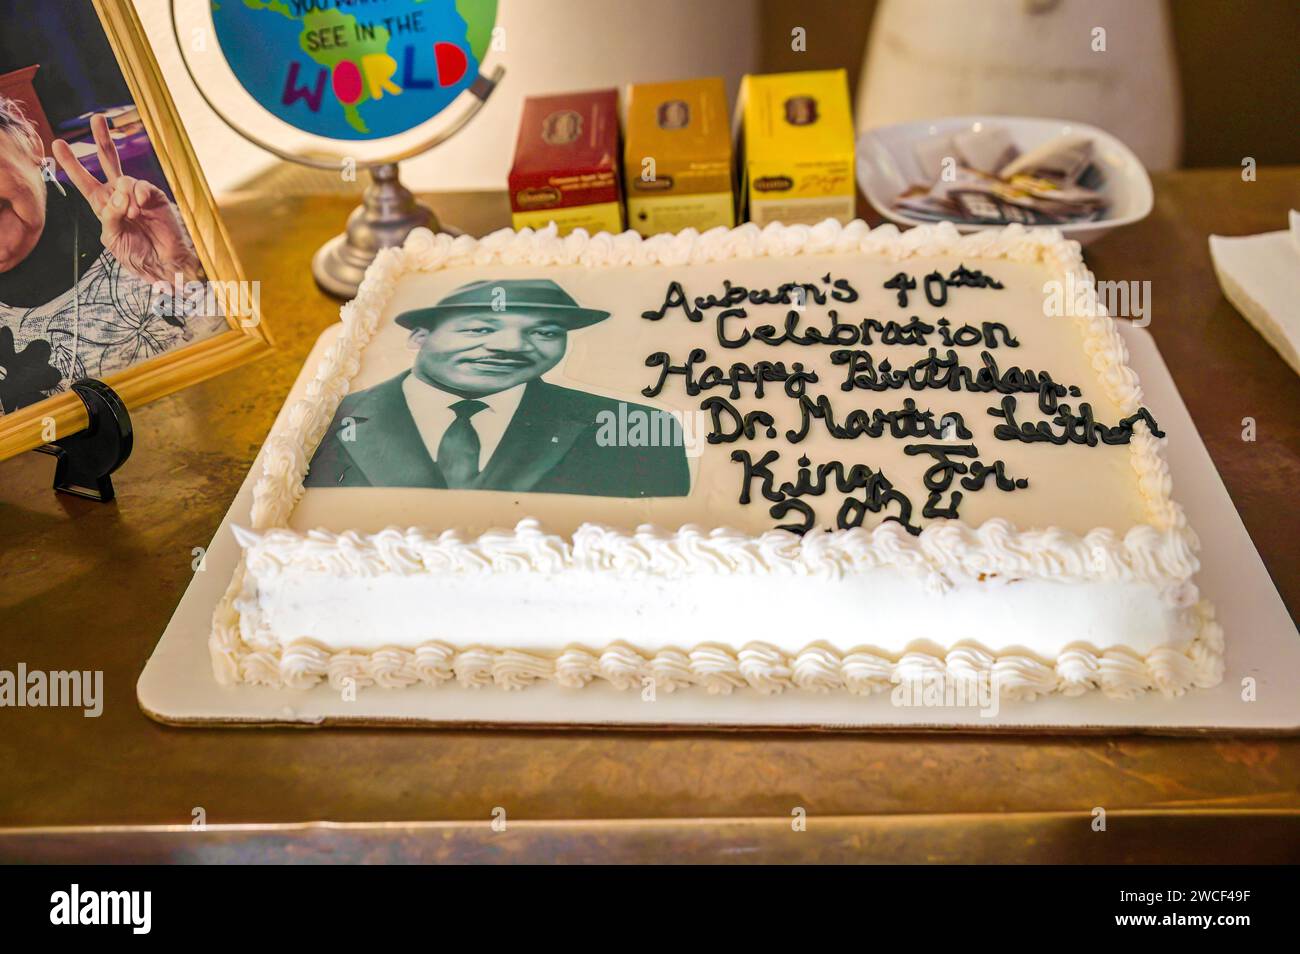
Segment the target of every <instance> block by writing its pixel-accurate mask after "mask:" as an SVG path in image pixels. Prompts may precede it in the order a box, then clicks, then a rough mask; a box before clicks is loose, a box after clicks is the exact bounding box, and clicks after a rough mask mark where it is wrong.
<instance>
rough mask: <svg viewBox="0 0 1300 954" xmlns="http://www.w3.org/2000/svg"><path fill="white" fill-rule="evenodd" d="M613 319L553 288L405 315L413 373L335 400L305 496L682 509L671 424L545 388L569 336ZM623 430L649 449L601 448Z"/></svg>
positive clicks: (682, 462)
mask: <svg viewBox="0 0 1300 954" xmlns="http://www.w3.org/2000/svg"><path fill="white" fill-rule="evenodd" d="M609 317H610V313H609V312H607V311H601V310H598V309H593V308H586V307H583V306H582V305H581V304H580V303H579V302H578V301H576V300H575V299H574V298H573V297H572V296H571V295H570V294H569V293H568V292H566V291H565V290H564V288H562V287H561V286H560V285H559V284H558V283H557V282H555V281H552V280H550V279H502V280H485V281H476V282H471V283H469V284H466V285H464V286H462V287H460V288H458V289H456V290H454V291H452V292H451V293H449V294H447V295H445V296H444V297H442V298H441V299H439V300H437V301H436V302H434V303H433V304H430V305H428V306H426V307H421V308H414V309H411V310H407V311H404V312H402V313H401V314H399V315H397V316H396V318H395V323H396V324H397V325H398V326H400V327H401V328H403V329H406V331H407V332H408V334H407V338H406V347H407V349H408V350H409V351H410V353H411V359H410V367H409V368H408V369H406V370H403V371H401V372H400V373H398V374H397V375H394V376H393V377H390V378H388V379H386V380H384V381H381V382H380V383H378V384H374V385H372V386H370V387H365V388H363V389H361V390H356V391H353V392H352V393H350V394H348V395H347V396H346V397H344V399H343V400H342V402H340V404H339V408H338V410H337V411H336V412H335V414H334V418H333V420H332V421H331V423H330V426H329V428H328V429H327V431H326V434H325V437H324V439H323V440H322V441H321V443H320V445H319V447H318V448H317V450H316V453H315V455H314V456H313V458H312V461H311V466H310V468H309V470H308V474H307V478H306V481H305V485H306V486H308V487H421V488H437V489H452V490H497V491H514V492H532V493H554V494H585V495H590V496H598V497H680V496H684V495H686V494H687V493H688V491H689V489H690V471H689V468H688V465H687V455H686V447H685V442H684V440H683V437H682V429H681V427H680V424H679V423H678V421H677V420H676V419H675V418H674V417H673V415H672V414H671V413H669V412H668V411H665V410H661V409H658V408H653V407H648V406H645V405H642V404H637V403H631V402H628V401H624V400H618V399H616V398H612V397H607V396H605V395H600V394H594V393H591V392H589V391H585V390H582V389H580V388H575V387H565V386H561V385H559V384H556V383H551V382H550V381H547V380H546V376H547V375H548V374H551V373H552V372H555V371H556V370H557V369H559V368H560V367H561V365H562V363H563V361H564V358H565V354H566V351H567V349H568V341H569V336H570V334H582V333H584V331H585V330H586V329H588V328H590V327H592V326H594V325H597V324H599V323H600V322H603V321H605V320H606V319H607V318H609ZM629 419H634V420H639V421H640V422H641V423H642V426H643V430H644V433H645V434H646V436H647V437H652V438H654V439H647V440H638V441H634V442H633V441H626V440H618V439H610V437H611V435H616V434H617V433H618V429H617V428H616V427H612V426H611V425H613V424H615V423H616V422H619V421H627V420H629Z"/></svg>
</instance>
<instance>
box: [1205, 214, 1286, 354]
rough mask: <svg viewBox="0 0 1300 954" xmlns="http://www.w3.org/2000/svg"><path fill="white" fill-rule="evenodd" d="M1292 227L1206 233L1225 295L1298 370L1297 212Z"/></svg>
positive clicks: (1211, 256) (1211, 255) (1215, 269)
mask: <svg viewBox="0 0 1300 954" xmlns="http://www.w3.org/2000/svg"><path fill="white" fill-rule="evenodd" d="M1290 224H1291V228H1290V229H1289V230H1287V231H1283V232H1265V233H1264V234H1263V235H1244V236H1241V237H1239V238H1229V237H1226V236H1223V235H1211V236H1210V258H1212V259H1214V271H1215V273H1216V274H1217V275H1218V276H1219V285H1220V286H1221V287H1222V288H1223V294H1224V297H1225V298H1227V299H1228V301H1230V302H1232V303H1233V304H1234V305H1236V307H1237V310H1238V311H1239V312H1241V314H1242V315H1243V316H1244V317H1245V319H1246V320H1247V321H1249V322H1250V323H1251V324H1252V325H1254V326H1255V330H1256V331H1258V332H1259V333H1260V334H1261V335H1263V336H1264V340H1265V341H1267V342H1268V343H1269V344H1271V345H1272V346H1273V347H1274V348H1275V349H1276V350H1277V353H1278V354H1280V355H1281V356H1282V358H1283V359H1284V360H1285V361H1286V363H1287V364H1289V365H1291V368H1292V369H1293V370H1294V371H1295V372H1296V373H1297V374H1300V212H1296V211H1295V210H1294V209H1292V210H1291V215H1290Z"/></svg>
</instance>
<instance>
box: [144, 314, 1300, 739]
mask: <svg viewBox="0 0 1300 954" xmlns="http://www.w3.org/2000/svg"><path fill="white" fill-rule="evenodd" d="M1123 331H1124V337H1125V339H1126V340H1127V342H1128V345H1129V349H1130V351H1131V352H1132V365H1133V367H1134V368H1135V369H1136V370H1137V372H1138V374H1139V375H1140V376H1141V379H1142V384H1143V388H1144V389H1145V391H1146V396H1147V405H1148V406H1149V407H1151V408H1152V409H1153V410H1154V412H1155V414H1156V415H1157V419H1158V420H1159V421H1160V424H1161V427H1162V428H1164V430H1165V432H1166V433H1167V434H1169V435H1170V438H1169V441H1168V448H1167V450H1168V456H1169V465H1170V468H1171V469H1172V471H1173V478H1174V497H1175V499H1176V500H1178V501H1180V502H1181V503H1182V504H1183V506H1184V507H1185V508H1186V510H1187V516H1188V518H1189V520H1190V521H1191V524H1192V526H1193V527H1194V528H1195V529H1196V531H1197V533H1198V534H1199V536H1200V539H1201V544H1202V554H1201V558H1202V561H1203V565H1202V569H1201V572H1200V574H1199V576H1198V578H1197V582H1198V584H1199V586H1200V588H1201V591H1202V593H1203V594H1204V595H1205V596H1206V597H1208V598H1209V599H1210V600H1211V601H1212V602H1213V603H1214V605H1215V608H1216V610H1217V613H1218V618H1219V620H1220V622H1221V623H1222V625H1223V630H1224V633H1225V639H1226V641H1227V655H1226V667H1225V674H1224V679H1223V682H1222V683H1221V684H1220V685H1219V686H1218V687H1216V688H1214V689H1207V690H1193V691H1191V692H1189V693H1187V694H1186V695H1184V696H1181V697H1178V698H1173V699H1166V698H1164V697H1163V696H1161V695H1159V694H1158V693H1155V694H1152V693H1148V694H1147V695H1145V696H1143V697H1142V698H1140V699H1134V700H1131V701H1123V700H1115V699H1108V698H1106V697H1105V696H1103V695H1101V694H1100V693H1097V692H1090V693H1087V694H1085V695H1082V696H1075V697H1073V698H1069V697H1065V696H1060V695H1053V696H1049V697H1046V698H1039V699H1037V700H1035V701H1033V702H1013V701H1008V700H1003V701H1002V702H1001V705H1000V710H999V712H998V713H997V715H996V716H994V717H987V716H981V715H980V713H979V710H977V709H974V708H952V707H948V708H904V707H898V706H895V705H893V704H892V703H891V701H890V694H889V693H888V692H882V693H877V694H875V695H872V696H855V695H851V694H849V693H843V692H841V693H832V694H827V695H822V694H814V693H810V692H805V691H802V690H798V689H792V690H787V691H786V692H785V693H783V694H782V695H780V696H775V697H774V696H763V695H760V694H758V693H756V692H753V691H752V690H749V689H741V690H738V691H736V692H734V693H732V694H731V695H730V696H711V695H709V694H707V693H705V692H703V691H698V690H686V691H678V692H673V693H665V692H660V693H659V694H658V696H657V698H656V699H655V701H653V702H645V701H642V699H641V694H640V693H639V692H636V691H628V692H620V691H618V690H616V689H614V688H613V687H611V686H609V685H607V684H604V683H598V684H593V685H590V686H588V687H586V688H584V689H578V690H574V689H564V688H561V687H559V686H556V685H554V684H551V683H547V684H539V685H535V686H532V687H530V688H528V689H525V690H523V691H520V692H505V691H503V690H500V689H497V688H495V687H488V688H484V689H466V688H463V687H461V686H459V685H457V684H456V683H454V682H451V683H445V684H443V685H441V686H439V687H437V688H433V687H429V686H425V685H423V684H421V685H417V686H413V687H411V688H408V689H381V688H377V687H374V688H365V689H359V690H357V693H356V699H355V700H352V701H347V700H345V699H343V698H342V695H341V693H339V692H338V691H336V690H334V689H331V688H330V687H329V686H328V685H327V684H324V683H322V684H320V685H317V686H316V687H315V688H313V689H310V690H307V691H291V690H284V689H267V688H262V687H256V686H235V687H223V686H220V685H218V684H217V682H216V680H215V679H214V678H213V675H212V664H211V662H210V661H209V658H208V649H207V640H208V631H209V627H210V625H211V620H212V611H213V607H214V606H215V605H216V603H217V600H218V599H220V597H221V595H222V593H223V592H224V591H225V588H226V585H227V583H228V582H229V580H230V576H231V573H232V572H233V571H234V568H235V562H236V559H237V557H238V546H237V545H236V543H235V540H234V537H233V535H232V534H231V532H230V528H229V525H230V523H231V522H240V523H245V524H246V523H247V522H248V515H249V509H250V507H251V505H252V497H253V484H254V477H253V474H256V473H258V472H259V466H260V464H259V463H257V462H255V463H254V465H253V468H252V471H251V472H250V475H249V477H248V478H247V479H246V480H245V481H244V485H243V486H242V487H241V488H240V490H239V493H238V494H237V495H236V497H235V500H234V502H233V503H232V504H231V505H230V510H229V511H228V512H227V513H226V517H225V519H224V520H222V522H221V526H220V527H219V528H218V529H217V535H216V538H215V539H214V540H213V541H212V544H211V546H209V548H208V551H207V557H206V561H205V569H204V570H203V571H202V572H199V573H196V574H195V575H194V580H193V582H192V583H190V585H189V588H188V589H187V590H186V591H185V595H184V597H183V598H182V599H181V603H180V605H179V606H178V607H177V608H176V613H175V615H173V616H172V619H171V622H170V623H169V624H168V626H167V629H166V631H165V632H164V633H163V636H162V639H161V640H160V641H159V643H158V646H157V647H156V648H155V649H154V652H153V655H152V656H151V657H150V658H149V662H148V663H147V664H146V666H145V669H144V672H143V674H141V676H140V681H139V683H138V684H137V687H136V692H137V697H138V699H139V702H140V707H141V708H142V709H143V710H144V711H145V713H146V714H148V715H149V716H151V717H152V718H154V719H157V720H158V721H160V722H165V723H169V724H172V725H232V724H241V723H242V724H278V725H296V726H305V727H309V726H320V725H349V724H350V725H356V724H362V725H392V726H403V725H405V726H430V725H441V726H456V727H466V726H510V727H534V728H556V727H561V726H605V727H620V726H621V727H625V728H646V727H660V728H666V729H682V728H692V727H707V728H725V729H776V730H783V729H819V728H820V729H836V730H845V729H848V730H877V731H879V730H895V731H897V730H917V729H921V730H925V729H954V728H955V729H965V730H967V731H987V730H992V731H997V730H1011V731H1017V732H1024V731H1027V730H1030V731H1043V732H1052V733H1087V732H1107V731H1137V732H1148V733H1160V734H1185V733H1197V732H1213V731H1219V732H1231V733H1234V734H1239V733H1242V732H1272V733H1277V732H1295V731H1300V634H1298V633H1297V631H1296V627H1295V624H1294V623H1293V622H1292V621H1291V618H1290V615H1289V614H1288V613H1287V609H1286V606H1285V605H1284V604H1283V602H1282V599H1281V597H1280V596H1278V593H1277V590H1276V589H1275V588H1274V586H1273V582H1272V580H1270V579H1269V575H1268V572H1267V570H1265V568H1264V564H1263V562H1262V561H1261V560H1260V558H1259V554H1258V553H1257V552H1256V550H1255V546H1254V544H1253V543H1251V540H1250V537H1249V536H1248V535H1247V534H1246V528H1245V527H1244V526H1242V523H1241V518H1240V517H1238V516H1237V512H1236V510H1235V509H1234V508H1233V505H1232V501H1231V499H1230V498H1229V497H1228V493H1227V490H1226V489H1225V488H1224V486H1223V482H1222V481H1221V480H1220V479H1219V475H1218V472H1217V471H1216V470H1215V469H1214V464H1213V462H1212V461H1211V460H1210V456H1209V454H1208V453H1207V452H1206V450H1205V445H1204V444H1203V443H1201V439H1200V436H1199V435H1198V434H1197V433H1196V429H1195V427H1194V425H1193V424H1192V419H1191V417H1190V415H1189V414H1188V412H1187V408H1186V406H1185V405H1184V404H1183V402H1182V399H1181V398H1180V397H1179V396H1178V391H1177V389H1176V388H1175V387H1174V383H1173V379H1172V378H1171V377H1170V376H1169V371H1168V369H1167V368H1166V367H1165V365H1164V362H1163V360H1161V358H1160V354H1159V352H1158V351H1157V350H1156V347H1155V342H1154V341H1153V340H1152V338H1151V337H1150V335H1148V334H1147V333H1146V332H1145V331H1142V330H1140V329H1134V328H1129V327H1125V328H1123ZM337 333H338V326H337V325H336V326H334V327H332V328H330V329H327V330H326V331H325V332H324V334H322V335H321V337H320V339H319V340H318V341H317V342H316V347H315V348H314V349H313V351H312V353H311V356H310V357H309V358H308V359H307V362H306V364H305V365H304V367H303V372H302V374H301V375H299V378H298V381H297V382H296V383H295V384H294V387H293V390H292V391H291V392H290V399H291V400H292V399H295V398H297V397H298V396H299V395H300V394H301V393H302V391H303V390H304V389H305V387H306V381H307V380H308V376H309V375H308V369H314V368H315V366H316V363H317V361H318V360H319V359H320V356H321V354H322V353H323V351H324V350H325V348H326V347H328V345H329V343H330V342H331V341H332V340H333V338H334V336H335V335H336V334H337ZM1242 453H1249V449H1248V448H1247V447H1246V446H1243V449H1242ZM259 460H260V458H259ZM614 622H615V621H614V620H611V627H610V629H615V628H616V627H615V626H614V625H612V624H613V623H614ZM579 641H581V640H579ZM596 642H599V640H596ZM1247 677H1249V678H1252V679H1254V680H1255V688H1254V694H1255V701H1252V702H1246V701H1243V699H1242V696H1243V685H1242V682H1243V679H1246V678H1247Z"/></svg>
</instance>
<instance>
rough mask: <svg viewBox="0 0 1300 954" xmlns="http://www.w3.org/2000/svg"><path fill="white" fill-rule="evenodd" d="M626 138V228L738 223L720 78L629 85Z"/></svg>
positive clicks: (646, 230) (650, 230) (652, 230)
mask: <svg viewBox="0 0 1300 954" xmlns="http://www.w3.org/2000/svg"><path fill="white" fill-rule="evenodd" d="M624 140H625V147H624V150H623V180H624V182H625V183H626V186H627V218H628V226H629V228H633V229H636V230H637V231H638V232H640V233H641V234H642V235H645V236H650V235H655V234H657V233H659V232H678V231H681V230H682V229H685V228H695V229H699V230H700V231H701V232H703V231H704V230H705V229H711V228H716V227H717V226H720V225H721V226H725V227H727V228H731V227H732V226H733V225H735V224H736V217H735V208H736V202H735V193H734V191H733V189H732V163H731V129H730V123H729V119H728V111H727V90H726V87H725V86H724V85H723V82H722V79H721V78H718V77H714V78H710V79H696V80H683V81H680V82H673V83H635V84H633V85H631V86H629V87H628V90H627V108H626V116H625V122H624Z"/></svg>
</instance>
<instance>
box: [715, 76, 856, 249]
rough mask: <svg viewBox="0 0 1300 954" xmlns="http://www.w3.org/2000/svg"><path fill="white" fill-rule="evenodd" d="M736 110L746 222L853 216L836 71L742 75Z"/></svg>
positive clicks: (846, 129)
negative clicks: (743, 76)
mask: <svg viewBox="0 0 1300 954" xmlns="http://www.w3.org/2000/svg"><path fill="white" fill-rule="evenodd" d="M736 115H737V119H738V122H739V127H740V128H739V134H738V136H737V141H738V148H739V151H740V177H741V182H740V191H741V199H742V201H743V203H744V206H745V214H746V216H747V218H748V220H749V221H750V222H756V223H758V224H759V225H766V224H767V223H768V222H785V223H786V224H796V223H804V224H813V223H816V222H820V221H822V220H823V219H827V218H833V219H839V220H840V221H841V222H848V221H850V220H851V219H852V218H853V213H854V204H855V196H854V184H853V117H852V115H851V113H850V111H849V82H848V76H847V75H846V74H845V72H844V70H825V71H819V72H818V71H814V72H807V73H772V74H769V75H766V76H746V77H745V78H744V79H743V80H742V81H741V84H740V99H739V102H738V103H737V106H736Z"/></svg>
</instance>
